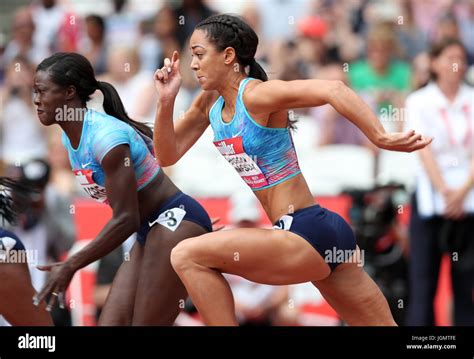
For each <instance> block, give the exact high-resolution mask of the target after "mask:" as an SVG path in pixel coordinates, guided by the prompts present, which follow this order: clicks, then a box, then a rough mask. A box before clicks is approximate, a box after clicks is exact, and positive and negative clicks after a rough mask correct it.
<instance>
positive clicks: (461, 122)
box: [406, 40, 474, 325]
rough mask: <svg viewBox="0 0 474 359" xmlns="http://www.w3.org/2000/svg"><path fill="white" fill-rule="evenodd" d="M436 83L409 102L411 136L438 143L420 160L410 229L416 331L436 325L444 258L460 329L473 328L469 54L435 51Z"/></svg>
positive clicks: (453, 46) (454, 48)
mask: <svg viewBox="0 0 474 359" xmlns="http://www.w3.org/2000/svg"><path fill="white" fill-rule="evenodd" d="M431 58H432V62H431V71H432V76H433V82H430V83H429V84H428V85H427V86H426V87H424V88H422V89H420V90H418V91H416V92H414V93H413V94H411V95H410V96H409V97H408V98H407V102H406V108H407V114H408V120H409V122H408V124H407V128H410V129H411V128H413V129H415V130H416V131H420V133H423V134H424V135H426V136H432V137H434V138H435V140H434V141H433V143H432V144H431V146H429V147H427V148H424V149H423V150H421V151H420V152H419V156H420V159H421V164H422V166H421V167H420V168H419V172H418V178H417V186H416V194H415V196H414V201H413V206H412V208H413V211H412V215H411V223H410V237H411V241H410V245H411V248H410V255H411V261H410V295H411V298H410V306H409V318H408V324H409V325H434V314H433V300H434V296H435V293H436V288H437V282H438V274H439V269H440V261H441V257H442V254H443V253H448V254H449V257H450V260H451V278H452V287H453V292H454V325H473V324H474V307H473V305H472V289H473V287H474V241H473V240H472V233H474V189H473V186H474V158H473V152H472V148H473V145H474V132H473V131H474V129H473V123H474V107H473V101H472V100H473V98H474V89H473V88H472V87H470V86H467V85H465V84H464V83H463V77H464V74H465V70H466V51H465V49H464V47H463V45H462V43H461V42H460V41H458V40H445V41H444V42H442V43H439V44H436V45H435V46H434V47H433V49H432V51H431Z"/></svg>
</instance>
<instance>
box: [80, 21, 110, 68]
mask: <svg viewBox="0 0 474 359" xmlns="http://www.w3.org/2000/svg"><path fill="white" fill-rule="evenodd" d="M85 24H86V35H87V37H86V39H85V41H84V43H83V44H81V49H82V54H83V55H84V56H85V57H87V59H88V60H89V61H90V62H91V64H92V66H93V67H94V71H95V74H96V75H101V74H103V73H104V72H106V70H107V48H108V47H107V43H106V42H105V22H104V19H103V18H102V17H101V16H99V15H88V16H86V21H85Z"/></svg>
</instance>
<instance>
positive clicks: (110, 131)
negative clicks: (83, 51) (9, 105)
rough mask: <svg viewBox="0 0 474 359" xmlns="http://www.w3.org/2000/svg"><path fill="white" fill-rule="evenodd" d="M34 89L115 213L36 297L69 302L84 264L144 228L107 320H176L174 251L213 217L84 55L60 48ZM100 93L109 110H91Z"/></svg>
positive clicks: (79, 173)
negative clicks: (160, 159)
mask: <svg viewBox="0 0 474 359" xmlns="http://www.w3.org/2000/svg"><path fill="white" fill-rule="evenodd" d="M34 90H35V97H34V102H35V105H36V106H37V108H38V110H37V112H38V117H39V120H40V121H41V123H42V124H43V125H45V126H50V125H53V124H57V125H59V126H61V129H62V130H63V143H64V145H65V147H66V148H67V151H68V153H69V160H70V162H71V167H72V170H73V172H74V173H75V175H76V178H77V179H78V180H79V183H80V184H81V186H82V187H83V188H84V190H85V191H86V192H87V193H88V194H89V195H90V196H91V197H92V198H94V199H96V200H98V201H99V202H102V203H106V204H108V205H110V207H111V208H112V211H113V216H112V219H111V220H110V221H109V222H108V223H107V224H106V225H105V227H104V228H103V229H102V231H101V232H100V233H99V235H98V236H97V238H96V239H95V240H93V241H92V242H91V243H90V244H88V245H87V246H86V247H84V248H83V249H82V250H81V251H79V252H78V253H76V254H74V255H73V256H71V257H70V258H68V260H67V261H65V262H64V263H59V264H56V265H49V266H44V267H42V269H43V270H52V274H51V277H50V280H49V281H48V282H47V284H46V285H45V287H44V288H43V290H42V291H41V292H40V294H39V295H38V297H37V298H35V300H36V301H37V302H39V301H41V300H43V299H45V297H46V296H47V295H48V294H51V295H52V296H51V298H50V300H49V303H48V307H51V305H53V304H54V303H55V301H56V300H57V298H58V297H59V299H60V301H61V299H62V300H64V292H65V290H66V288H67V287H68V285H69V282H70V281H71V279H72V277H73V275H74V273H75V272H76V271H77V270H78V269H80V268H83V267H84V266H86V265H88V264H89V263H91V262H93V261H96V260H97V259H99V258H101V257H103V256H105V255H106V254H107V253H109V252H110V251H112V250H113V249H114V248H116V247H117V246H119V245H121V244H122V242H124V241H125V240H126V239H127V238H128V237H129V236H130V235H131V234H133V233H134V232H137V242H138V243H135V245H134V246H133V249H132V251H131V253H130V260H129V261H125V262H124V263H123V264H122V266H121V267H120V269H119V271H118V273H117V276H116V277H115V279H114V282H113V284H112V288H111V291H110V294H109V296H108V298H107V301H106V304H105V306H104V309H103V311H102V315H101V317H100V319H99V324H100V325H131V324H132V325H172V324H173V322H174V320H175V318H176V316H177V315H178V313H179V308H180V301H183V300H185V298H186V296H187V295H186V290H185V288H184V286H183V284H182V283H181V281H180V280H179V278H178V276H177V275H176V273H175V272H174V271H173V268H172V267H171V263H170V253H171V249H172V248H173V247H174V246H175V245H176V244H177V243H179V242H180V241H181V240H183V239H185V238H189V237H194V236H199V235H201V234H204V233H206V232H211V231H212V225H211V222H210V219H209V216H208V215H207V213H206V212H205V210H204V209H203V208H202V207H201V206H200V205H199V204H198V203H197V202H196V201H195V200H193V199H192V198H191V197H189V196H187V195H185V194H183V193H182V192H180V191H179V189H178V188H177V187H176V186H175V185H174V184H173V183H172V182H171V181H170V180H169V179H168V178H167V176H166V175H165V174H164V172H163V171H161V170H160V167H159V166H158V164H157V163H156V161H155V159H154V156H153V153H152V146H151V137H152V132H151V130H150V129H149V128H148V127H146V126H145V125H144V124H140V123H137V122H135V121H133V120H132V119H130V118H129V117H128V115H127V113H126V112H125V109H124V107H123V104H122V101H121V100H120V97H119V96H118V94H117V92H116V91H115V88H114V87H113V86H112V85H110V84H109V83H107V82H99V81H97V80H96V79H95V77H94V70H93V69H92V66H91V64H90V63H89V61H88V60H87V59H86V58H85V57H84V56H82V55H79V54H75V53H57V54H54V55H52V56H51V57H48V58H47V59H45V60H43V61H42V62H41V63H40V64H39V65H38V68H37V70H36V75H35V80H34ZM96 90H100V91H101V92H102V93H103V95H104V102H103V107H104V110H105V112H106V113H107V114H103V113H100V112H96V111H93V110H90V109H87V101H89V99H90V96H91V95H92V94H93V93H94V92H95V91H96ZM147 144H148V145H149V146H148V145H147ZM149 147H150V148H149Z"/></svg>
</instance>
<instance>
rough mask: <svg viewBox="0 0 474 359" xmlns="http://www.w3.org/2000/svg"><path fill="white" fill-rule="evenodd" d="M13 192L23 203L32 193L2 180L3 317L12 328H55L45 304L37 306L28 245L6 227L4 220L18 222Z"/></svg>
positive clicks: (0, 298)
mask: <svg viewBox="0 0 474 359" xmlns="http://www.w3.org/2000/svg"><path fill="white" fill-rule="evenodd" d="M11 192H15V198H16V199H18V200H20V199H21V198H23V197H24V196H27V195H29V194H30V193H31V191H30V190H29V189H28V188H26V187H24V186H22V185H20V184H19V183H17V182H16V181H14V180H12V179H10V178H5V177H0V283H2V284H1V285H0V315H1V316H3V317H4V318H5V319H6V320H7V321H8V322H9V323H10V324H11V325H21V326H33V325H35V326H36V325H40V326H50V325H53V322H52V320H51V317H50V316H49V313H48V312H46V311H45V310H44V309H45V305H44V303H43V304H42V305H41V307H36V306H34V305H33V304H32V303H31V297H32V296H33V295H34V294H35V293H36V292H35V289H34V288H33V285H32V284H31V277H30V271H29V269H28V263H27V256H26V252H25V246H24V245H23V243H22V242H21V240H20V238H18V237H17V236H16V235H15V234H14V233H12V232H10V231H7V230H5V229H4V228H2V224H3V223H4V221H6V222H9V223H14V222H15V219H16V215H17V214H16V212H15V207H16V205H14V202H13V199H12V196H11V195H10V193H11Z"/></svg>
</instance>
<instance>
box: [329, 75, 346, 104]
mask: <svg viewBox="0 0 474 359" xmlns="http://www.w3.org/2000/svg"><path fill="white" fill-rule="evenodd" d="M348 89H349V88H348V87H347V86H346V84H345V83H344V81H341V80H331V81H328V87H327V102H328V103H333V102H334V101H335V100H337V99H340V98H341V96H344V94H345V93H346V92H347V90H348Z"/></svg>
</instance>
